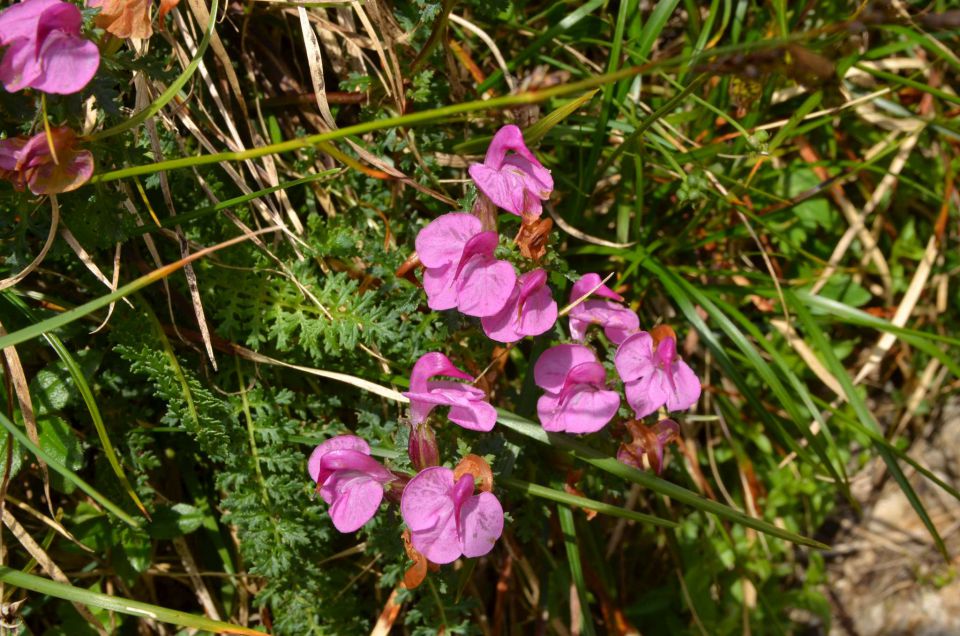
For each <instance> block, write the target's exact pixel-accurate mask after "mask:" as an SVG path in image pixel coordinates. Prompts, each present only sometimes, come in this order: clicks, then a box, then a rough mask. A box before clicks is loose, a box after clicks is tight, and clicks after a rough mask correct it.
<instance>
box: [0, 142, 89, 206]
mask: <svg viewBox="0 0 960 636" xmlns="http://www.w3.org/2000/svg"><path fill="white" fill-rule="evenodd" d="M50 140H52V141H53V147H54V150H55V151H56V154H55V155H54V154H51V152H50ZM50 140H48V139H47V135H46V133H40V134H37V135H34V136H33V137H29V138H27V137H14V138H12V139H4V140H2V141H0V178H2V179H6V180H8V181H11V182H12V183H13V185H14V187H15V188H17V189H18V190H23V188H24V187H25V186H27V187H29V188H30V191H31V192H33V193H34V194H57V193H60V192H69V191H71V190H76V189H77V188H79V187H80V186H82V185H83V184H84V183H86V182H87V181H88V180H89V179H90V177H91V176H92V175H93V155H91V154H90V151H88V150H79V149H77V148H76V136H75V135H74V134H73V131H72V130H70V129H69V128H66V127H59V128H52V129H51V130H50Z"/></svg>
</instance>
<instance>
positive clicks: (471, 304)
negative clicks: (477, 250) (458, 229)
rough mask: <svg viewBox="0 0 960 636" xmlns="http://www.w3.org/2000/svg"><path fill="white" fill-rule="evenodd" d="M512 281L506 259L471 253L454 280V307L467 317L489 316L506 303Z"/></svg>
mask: <svg viewBox="0 0 960 636" xmlns="http://www.w3.org/2000/svg"><path fill="white" fill-rule="evenodd" d="M516 281H517V274H516V272H514V270H513V265H511V264H510V263H508V262H507V261H500V260H493V259H490V258H484V257H482V256H474V257H473V258H471V259H470V261H469V262H468V263H467V265H466V267H464V269H463V271H462V272H461V274H460V276H459V278H458V279H457V308H458V309H459V310H460V312H461V313H463V314H466V315H467V316H476V317H478V318H482V317H484V316H492V315H494V314H496V313H497V312H498V311H500V310H501V309H503V306H504V305H505V304H507V301H508V300H509V299H510V294H511V292H512V291H513V287H514V285H515V284H516Z"/></svg>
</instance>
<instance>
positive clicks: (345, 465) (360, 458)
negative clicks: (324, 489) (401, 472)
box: [317, 449, 394, 483]
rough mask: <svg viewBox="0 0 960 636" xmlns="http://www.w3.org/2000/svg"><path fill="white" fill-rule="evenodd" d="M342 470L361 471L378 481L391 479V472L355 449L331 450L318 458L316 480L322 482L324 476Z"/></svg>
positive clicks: (383, 481) (384, 481)
mask: <svg viewBox="0 0 960 636" xmlns="http://www.w3.org/2000/svg"><path fill="white" fill-rule="evenodd" d="M344 470H352V471H357V472H362V473H365V474H367V475H369V476H370V477H371V478H373V479H376V480H377V481H379V482H382V483H387V482H389V481H393V479H394V477H393V473H391V472H390V471H389V470H387V469H386V468H384V467H383V466H382V465H381V464H380V462H378V461H377V460H375V459H374V458H373V457H370V456H369V455H366V454H364V453H361V452H358V451H355V450H348V449H344V450H332V451H330V452H329V453H326V454H324V456H323V457H321V458H320V472H319V473H318V475H317V481H318V482H320V483H323V482H324V481H325V479H324V478H325V477H327V476H329V475H331V474H333V473H336V472H340V471H344Z"/></svg>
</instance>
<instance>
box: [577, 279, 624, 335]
mask: <svg viewBox="0 0 960 636" xmlns="http://www.w3.org/2000/svg"><path fill="white" fill-rule="evenodd" d="M598 285H599V288H597V289H596V290H595V291H594V292H593V293H592V294H591V297H589V298H587V299H586V300H584V301H583V302H581V303H579V304H578V305H576V306H575V307H573V309H571V310H570V337H571V338H573V339H574V340H579V341H581V342H582V341H583V340H584V339H585V338H586V336H587V327H589V326H590V325H592V324H596V325H601V326H602V327H603V333H605V334H606V336H607V338H608V339H609V340H610V342H612V343H613V344H616V345H619V344H620V343H621V342H623V341H624V340H626V339H627V337H628V336H629V335H630V334H631V333H633V332H635V331H637V330H638V329H639V328H640V319H639V318H638V317H637V314H636V312H634V311H633V310H631V309H628V308H627V307H624V306H623V305H621V304H619V303H621V302H623V296H621V295H619V294H617V293H616V292H614V291H613V290H612V289H610V288H609V287H607V286H606V285H604V284H603V283H602V280H601V278H600V275H599V274H594V273H589V274H584V275H583V276H581V277H580V280H578V281H577V282H576V283H574V284H573V289H572V290H571V291H570V302H575V301H576V300H579V299H580V298H582V297H583V296H584V295H585V294H589V293H590V291H591V290H593V289H594V288H596V287H597V286H598ZM592 296H599V298H593V297H592ZM600 298H603V299H605V300H600ZM613 301H616V302H613Z"/></svg>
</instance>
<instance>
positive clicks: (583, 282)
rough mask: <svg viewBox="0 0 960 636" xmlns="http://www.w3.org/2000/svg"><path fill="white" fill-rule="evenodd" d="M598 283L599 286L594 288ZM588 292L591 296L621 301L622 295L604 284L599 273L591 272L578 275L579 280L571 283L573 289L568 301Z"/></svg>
mask: <svg viewBox="0 0 960 636" xmlns="http://www.w3.org/2000/svg"><path fill="white" fill-rule="evenodd" d="M598 285H599V288H597V289H594V288H595V287H597V286H598ZM591 292H593V293H591ZM588 293H590V295H591V296H596V297H599V298H609V299H610V300H616V301H617V302H623V296H621V295H620V294H618V293H616V292H615V291H613V290H612V289H610V288H609V287H607V286H606V285H604V284H603V279H602V278H600V275H599V274H595V273H593V272H591V273H589V274H584V275H583V276H581V277H580V280H578V281H577V282H575V283H574V284H573V289H571V290H570V302H573V301H575V300H577V299H578V298H580V297H582V296H583V295H584V294H588Z"/></svg>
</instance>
